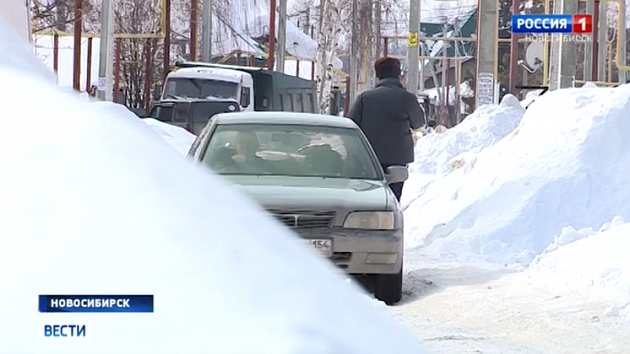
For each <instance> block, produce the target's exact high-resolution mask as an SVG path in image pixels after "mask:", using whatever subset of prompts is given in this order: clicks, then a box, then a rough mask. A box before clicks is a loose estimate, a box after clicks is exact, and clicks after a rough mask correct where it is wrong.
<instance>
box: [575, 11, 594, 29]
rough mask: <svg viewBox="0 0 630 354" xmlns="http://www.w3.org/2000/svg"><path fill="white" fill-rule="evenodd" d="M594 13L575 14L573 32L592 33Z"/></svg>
mask: <svg viewBox="0 0 630 354" xmlns="http://www.w3.org/2000/svg"><path fill="white" fill-rule="evenodd" d="M592 32H593V15H573V33H592Z"/></svg>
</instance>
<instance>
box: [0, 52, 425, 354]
mask: <svg viewBox="0 0 630 354" xmlns="http://www.w3.org/2000/svg"><path fill="white" fill-rule="evenodd" d="M12 47H15V45H14V43H13V42H10V41H1V42H0V48H3V49H2V50H3V51H4V53H5V54H8V55H12V56H17V55H16V54H15V52H14V50H13V49H12ZM2 60H4V62H0V63H2V64H4V63H6V59H5V58H2ZM25 60H26V59H25ZM19 61H20V58H18V57H15V58H13V60H12V62H19ZM2 64H0V103H2V104H4V105H7V106H11V107H20V110H19V111H20V117H19V118H20V119H15V117H14V116H13V115H3V116H0V149H1V150H2V152H3V153H2V154H0V180H2V184H0V195H2V199H1V200H0V215H2V217H1V218H0V235H2V237H0V284H2V285H1V286H0V333H2V340H0V352H2V353H9V352H10V353H35V352H37V353H94V352H99V353H102V352H108V353H117V352H126V353H134V352H135V353H139V352H143V353H147V352H151V353H167V352H168V353H175V352H177V353H184V352H187V353H190V352H204V353H385V352H387V353H405V354H406V353H418V352H420V350H419V349H418V348H417V347H416V346H415V343H414V342H413V341H412V340H411V339H410V338H409V337H407V336H406V335H405V334H404V333H402V332H401V330H400V329H399V328H398V327H396V326H394V325H392V324H391V322H390V321H389V320H388V319H387V318H384V317H382V316H381V315H379V314H378V313H377V310H376V309H375V308H374V306H373V305H372V304H371V302H370V301H368V300H367V299H366V297H365V296H364V295H363V294H361V293H360V292H359V291H358V288H357V287H356V286H348V284H346V283H345V282H344V279H343V277H342V276H340V273H337V272H338V270H336V269H334V268H333V267H332V265H330V264H329V263H327V262H325V261H324V260H323V259H322V258H320V257H319V256H317V255H316V254H315V252H312V251H310V250H308V249H306V248H305V247H304V246H303V245H302V244H301V243H300V242H298V241H297V238H295V236H294V235H293V234H292V233H291V232H289V231H288V230H287V229H284V228H282V227H280V226H279V225H278V224H277V223H276V222H275V221H273V220H272V219H271V218H269V217H267V216H265V215H264V214H263V213H262V212H261V211H260V209H259V208H258V207H256V206H255V205H254V204H252V202H250V201H249V199H247V198H246V197H244V196H242V195H241V194H239V193H237V192H235V191H233V190H232V189H231V188H230V187H228V186H227V185H226V184H224V183H223V182H221V180H220V179H219V178H218V177H215V176H214V175H212V174H211V173H210V172H208V171H207V170H205V169H203V168H201V167H198V166H195V165H193V164H192V163H191V162H190V161H188V160H187V159H183V158H182V157H181V155H180V154H178V153H177V152H176V151H174V150H173V149H171V148H170V147H169V146H168V145H167V144H166V143H165V142H164V141H163V140H161V139H160V138H159V137H157V136H156V135H155V134H154V133H153V132H150V130H147V129H143V128H139V125H138V124H142V122H138V121H130V120H126V119H123V118H121V117H119V116H118V115H116V114H112V113H107V112H105V111H104V110H101V111H99V110H95V109H94V107H95V106H94V104H93V103H88V102H85V101H81V100H79V99H78V98H77V97H76V96H72V95H67V94H65V93H62V92H61V91H59V90H58V89H57V87H56V86H54V85H53V84H52V83H51V84H48V83H46V82H44V81H42V80H41V79H40V78H38V77H28V76H27V75H26V74H25V73H24V72H19V71H18V72H15V71H9V70H8V69H7V68H12V66H10V65H2ZM37 70H38V69H36V68H35V67H33V68H32V69H31V71H30V72H31V73H33V72H37ZM33 87H37V91H36V92H37V93H38V97H37V100H36V101H35V99H34V96H33V93H34V90H33ZM86 112H91V114H86ZM112 293H113V294H138V293H139V294H154V295H155V297H156V300H155V304H156V312H155V313H152V314H110V316H103V314H89V313H82V314H74V315H69V314H53V313H46V314H42V313H38V312H37V309H36V306H37V295H39V294H112ZM67 323H70V324H79V325H82V324H84V325H86V326H87V336H88V338H85V339H82V338H45V337H44V331H43V326H44V325H45V324H67Z"/></svg>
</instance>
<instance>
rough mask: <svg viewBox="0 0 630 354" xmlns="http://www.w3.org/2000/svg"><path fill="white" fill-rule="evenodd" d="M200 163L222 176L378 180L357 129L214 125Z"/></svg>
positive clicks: (372, 161)
mask: <svg viewBox="0 0 630 354" xmlns="http://www.w3.org/2000/svg"><path fill="white" fill-rule="evenodd" d="M203 163H205V164H206V165H207V166H209V167H210V168H211V169H213V170H214V171H215V172H217V173H218V174H224V175H283V176H307V177H324V178H349V179H372V180H380V179H382V176H381V173H380V170H379V169H378V167H377V166H376V164H375V160H374V159H373V158H372V156H371V155H370V150H369V147H368V145H367V143H366V142H365V140H364V139H362V137H361V135H360V133H359V131H358V130H355V129H347V128H335V127H318V126H304V125H276V124H274V125H263V124H259V125H254V124H247V125H245V124H244V125H236V124H226V125H219V126H217V127H216V129H215V130H214V132H213V134H212V136H211V137H210V141H209V143H208V145H207V148H206V151H205V154H204V156H203Z"/></svg>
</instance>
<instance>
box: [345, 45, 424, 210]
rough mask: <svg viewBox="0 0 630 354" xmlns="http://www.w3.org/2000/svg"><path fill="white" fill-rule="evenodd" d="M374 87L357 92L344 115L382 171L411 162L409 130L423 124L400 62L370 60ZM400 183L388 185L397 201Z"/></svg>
mask: <svg viewBox="0 0 630 354" xmlns="http://www.w3.org/2000/svg"><path fill="white" fill-rule="evenodd" d="M374 71H375V72H376V78H377V79H378V80H379V81H378V83H377V84H376V87H375V88H373V89H371V90H367V91H365V92H363V93H361V94H360V95H359V96H358V97H357V98H356V100H355V101H354V103H353V104H352V107H351V108H350V112H349V114H348V116H349V117H350V118H351V119H352V120H353V121H354V122H355V123H356V124H357V125H358V126H359V127H360V128H361V130H362V131H363V133H364V134H365V136H366V137H367V138H368V140H369V142H370V144H371V145H372V148H374V151H375V152H376V155H377V156H378V159H379V162H380V163H381V166H383V170H385V171H387V168H388V167H389V166H407V165H408V164H409V163H411V162H413V161H414V151H413V147H414V141H413V136H412V130H416V129H419V128H420V127H422V126H424V124H425V117H424V113H423V112H422V109H421V108H420V104H419V103H418V99H417V98H416V95H414V94H412V93H410V92H408V91H407V90H405V88H404V87H403V85H402V83H401V82H400V75H401V67H400V61H399V60H398V59H395V58H388V57H384V58H381V59H379V60H377V61H376V62H375V63H374ZM403 185H404V182H400V183H393V184H391V185H390V188H391V190H392V192H394V195H396V198H397V199H398V201H400V198H401V196H402V190H403Z"/></svg>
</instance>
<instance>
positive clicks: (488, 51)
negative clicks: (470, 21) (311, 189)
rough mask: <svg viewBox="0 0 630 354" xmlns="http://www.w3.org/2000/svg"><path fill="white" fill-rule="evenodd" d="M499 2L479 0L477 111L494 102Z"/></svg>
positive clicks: (476, 78) (476, 76)
mask: <svg viewBox="0 0 630 354" xmlns="http://www.w3.org/2000/svg"><path fill="white" fill-rule="evenodd" d="M497 3H498V2H497V1H496V0H479V5H478V7H477V14H478V17H479V18H478V19H477V49H476V51H475V53H476V56H477V72H476V75H475V81H476V86H477V87H476V88H475V97H476V100H475V109H477V108H479V107H481V106H483V105H486V104H492V103H493V102H494V84H495V82H496V77H495V75H496V74H495V72H496V71H497V52H496V36H497V34H496V29H497V24H498V19H497Z"/></svg>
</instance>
